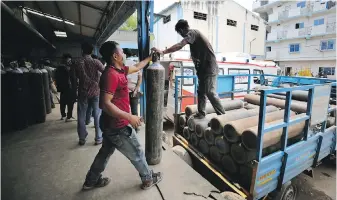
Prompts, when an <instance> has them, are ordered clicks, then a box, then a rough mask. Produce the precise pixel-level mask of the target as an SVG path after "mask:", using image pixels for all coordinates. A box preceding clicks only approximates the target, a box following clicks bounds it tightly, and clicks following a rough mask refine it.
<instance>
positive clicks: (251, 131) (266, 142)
mask: <svg viewBox="0 0 337 200" xmlns="http://www.w3.org/2000/svg"><path fill="white" fill-rule="evenodd" d="M304 116H306V114H305V113H303V114H300V115H295V116H292V117H290V120H294V119H298V118H300V117H304ZM282 122H283V119H280V120H276V121H273V122H270V123H266V124H265V125H264V127H268V126H272V125H275V124H279V123H282ZM304 124H305V121H302V122H299V123H296V124H293V125H290V126H289V127H288V138H293V137H295V136H297V135H299V134H300V133H301V132H302V131H303V128H304ZM257 129H258V126H254V127H251V128H248V129H247V130H245V131H244V132H243V133H242V135H241V139H242V143H243V145H244V146H245V147H246V148H247V149H248V150H251V151H253V150H256V148H257V134H258V132H257ZM282 131H283V128H280V129H276V130H274V131H270V132H268V133H266V134H265V135H264V136H263V147H262V148H266V147H269V146H272V145H274V144H277V143H278V142H279V141H280V140H281V136H282Z"/></svg>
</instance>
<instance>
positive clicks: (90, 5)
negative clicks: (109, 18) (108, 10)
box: [74, 1, 104, 13]
mask: <svg viewBox="0 0 337 200" xmlns="http://www.w3.org/2000/svg"><path fill="white" fill-rule="evenodd" d="M74 2H75V3H78V4H80V5H83V6H86V7H88V8H92V9H94V10H97V11H100V12H102V13H103V12H104V9H102V8H100V7H97V6H95V5H92V4H90V3H87V2H86V1H74Z"/></svg>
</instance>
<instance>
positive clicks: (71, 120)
mask: <svg viewBox="0 0 337 200" xmlns="http://www.w3.org/2000/svg"><path fill="white" fill-rule="evenodd" d="M73 121H76V119H75V118H73V117H72V118H69V119H68V118H67V119H66V122H73Z"/></svg>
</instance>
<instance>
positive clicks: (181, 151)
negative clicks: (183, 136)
mask: <svg viewBox="0 0 337 200" xmlns="http://www.w3.org/2000/svg"><path fill="white" fill-rule="evenodd" d="M172 150H173V152H174V153H175V154H177V155H178V156H179V157H180V158H181V159H182V160H183V161H185V162H186V163H187V164H188V165H189V166H191V167H192V168H193V163H192V158H191V156H190V154H189V153H188V152H187V150H186V149H185V148H184V147H182V146H180V145H177V146H174V147H173V148H172Z"/></svg>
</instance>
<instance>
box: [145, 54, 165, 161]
mask: <svg viewBox="0 0 337 200" xmlns="http://www.w3.org/2000/svg"><path fill="white" fill-rule="evenodd" d="M152 62H153V63H152V64H151V65H150V66H149V67H148V68H147V69H146V102H148V103H147V106H146V120H145V121H146V125H145V133H146V134H145V157H146V161H147V163H148V164H149V165H156V164H159V163H160V161H161V158H162V134H163V110H164V85H165V68H164V67H163V66H162V65H161V64H160V62H159V57H158V54H157V53H155V54H152Z"/></svg>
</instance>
